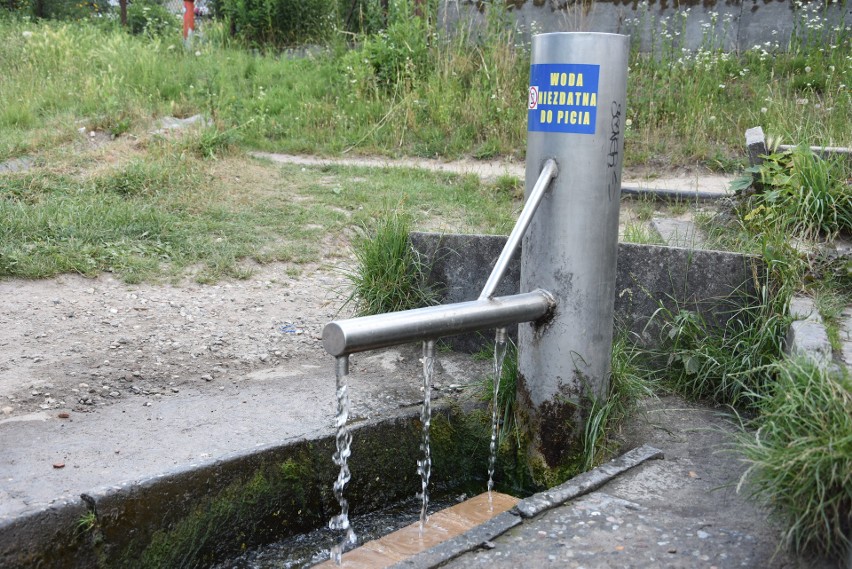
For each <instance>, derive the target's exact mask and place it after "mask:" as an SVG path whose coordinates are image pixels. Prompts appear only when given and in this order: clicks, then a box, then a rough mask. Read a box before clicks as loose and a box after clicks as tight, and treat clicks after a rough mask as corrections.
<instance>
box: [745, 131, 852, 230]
mask: <svg viewBox="0 0 852 569" xmlns="http://www.w3.org/2000/svg"><path fill="white" fill-rule="evenodd" d="M751 171H752V172H754V173H755V174H757V176H758V184H759V185H758V189H757V192H755V193H753V194H751V195H748V196H747V197H746V198H745V200H744V202H743V204H742V206H741V209H740V215H741V218H742V221H743V223H744V224H745V226H746V227H747V228H748V229H750V230H751V231H753V232H756V233H760V232H767V231H772V232H781V233H784V234H788V235H792V236H795V237H798V238H800V239H817V238H820V237H824V238H826V239H829V240H831V239H833V238H834V237H835V236H836V235H837V234H838V233H839V232H840V231H852V191H850V189H849V187H847V186H846V184H845V180H846V176H845V172H844V170H843V163H842V162H841V160H840V159H837V158H836V159H833V160H825V159H823V158H821V157H819V156H818V155H816V154H814V153H813V152H812V151H811V150H810V148H808V147H807V146H799V147H796V148H795V149H793V150H787V151H783V152H779V153H774V154H769V155H767V156H764V157H763V163H761V164H760V165H759V166H756V167H754V168H753V169H751Z"/></svg>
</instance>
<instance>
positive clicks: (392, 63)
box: [362, 17, 429, 90]
mask: <svg viewBox="0 0 852 569" xmlns="http://www.w3.org/2000/svg"><path fill="white" fill-rule="evenodd" d="M428 35H429V34H428V30H427V26H426V24H425V22H424V21H423V19H422V18H417V17H412V18H407V19H399V20H397V21H395V22H393V23H392V24H391V25H390V26H388V29H387V31H382V32H379V33H378V34H375V35H372V36H369V37H367V38H366V39H365V40H364V46H363V50H362V51H363V56H364V58H365V59H366V60H367V61H368V62H369V64H370V65H371V66H372V68H373V72H374V73H375V76H376V79H377V81H378V83H379V85H381V86H382V87H384V88H386V89H388V90H392V89H393V88H395V87H396V86H398V85H400V86H406V87H408V88H411V87H413V85H414V84H415V83H416V81H417V80H418V79H419V78H421V77H424V76H425V75H426V73H427V71H428V70H429V43H428V41H427V40H428Z"/></svg>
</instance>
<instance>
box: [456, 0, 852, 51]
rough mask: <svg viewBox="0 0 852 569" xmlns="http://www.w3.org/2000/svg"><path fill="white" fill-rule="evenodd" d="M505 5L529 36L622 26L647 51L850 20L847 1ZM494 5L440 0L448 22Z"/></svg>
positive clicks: (737, 45) (778, 43)
mask: <svg viewBox="0 0 852 569" xmlns="http://www.w3.org/2000/svg"><path fill="white" fill-rule="evenodd" d="M497 1H499V0H497ZM506 5H507V6H508V7H509V16H510V18H512V19H513V21H514V23H515V24H516V28H517V29H518V31H519V32H520V35H521V37H522V38H524V39H528V38H529V36H530V34H531V33H544V32H560V31H564V32H573V31H589V32H607V33H619V34H629V35H631V36H632V37H633V39H634V41H635V42H638V43H639V46H640V49H641V50H642V51H651V49H652V47H653V48H654V50H655V51H657V52H659V49H660V47H661V46H663V45H673V46H674V48H675V49H676V50H678V51H679V50H680V48H681V47H684V48H687V49H690V50H694V49H697V48H698V47H702V46H704V47H712V48H722V49H724V50H726V51H733V50H746V49H750V48H753V47H754V46H755V45H758V44H759V45H761V46H765V45H766V42H769V44H770V46H772V47H773V48H774V49H782V50H783V49H787V48H788V46H789V45H790V42H791V39H792V38H793V37H794V35H797V36H798V37H800V38H804V37H814V35H815V34H817V35H819V34H835V35H836V32H835V31H834V30H833V29H834V28H837V27H838V26H840V27H843V26H846V27H847V28H848V26H849V25H850V24H852V2H850V1H849V0H835V1H834V3H832V4H829V5H828V6H825V5H824V3H823V2H822V1H820V0H816V1H814V0H804V1H803V2H796V1H790V0H725V1H718V0H702V1H700V2H699V1H697V0H686V1H678V0H672V1H671V2H670V1H669V0H650V1H649V0H643V1H642V2H639V1H638V0H597V1H593V0H591V1H582V2H580V1H577V0H506ZM490 9H491V4H490V3H485V2H482V1H481V0H443V2H442V11H441V18H442V21H443V22H444V24H445V25H446V26H447V27H448V28H451V29H452V28H457V27H459V26H460V25H464V26H472V27H474V28H476V27H477V26H482V25H485V24H486V23H487V20H488V18H489V10H490ZM818 22H822V23H823V26H822V28H821V29H820V30H817V29H815V24H816V23H818ZM767 47H768V46H767Z"/></svg>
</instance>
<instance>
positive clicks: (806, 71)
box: [805, 65, 811, 73]
mask: <svg viewBox="0 0 852 569" xmlns="http://www.w3.org/2000/svg"><path fill="white" fill-rule="evenodd" d="M810 72H811V66H810V65H808V66H807V67H805V73H810Z"/></svg>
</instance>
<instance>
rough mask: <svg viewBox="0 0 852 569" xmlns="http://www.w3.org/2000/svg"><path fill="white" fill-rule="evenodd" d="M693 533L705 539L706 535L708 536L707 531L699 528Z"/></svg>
mask: <svg viewBox="0 0 852 569" xmlns="http://www.w3.org/2000/svg"><path fill="white" fill-rule="evenodd" d="M695 535H697V536H698V539H707V538H708V537H710V534H709V533H707V532H706V531H701V530H698V532H697V533H696V534H695Z"/></svg>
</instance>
